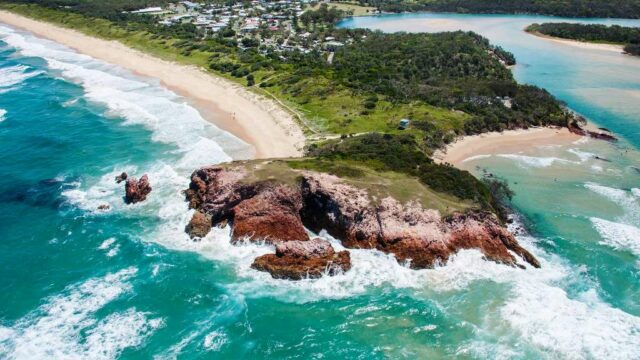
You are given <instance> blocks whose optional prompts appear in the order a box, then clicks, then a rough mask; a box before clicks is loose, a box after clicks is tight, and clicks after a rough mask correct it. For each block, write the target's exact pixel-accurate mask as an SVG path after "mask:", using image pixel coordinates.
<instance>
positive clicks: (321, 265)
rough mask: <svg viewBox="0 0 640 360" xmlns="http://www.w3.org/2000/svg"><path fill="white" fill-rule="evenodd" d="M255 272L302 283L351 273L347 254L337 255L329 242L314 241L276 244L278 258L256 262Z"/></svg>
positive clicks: (260, 258)
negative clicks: (324, 276)
mask: <svg viewBox="0 0 640 360" xmlns="http://www.w3.org/2000/svg"><path fill="white" fill-rule="evenodd" d="M251 267H252V268H254V269H256V270H259V271H266V272H268V273H269V274H271V276H272V277H274V278H276V279H289V280H300V279H305V278H311V279H314V278H319V277H321V276H322V275H323V274H327V275H330V276H333V275H336V274H340V273H343V272H345V271H349V269H351V257H350V255H349V252H348V251H340V252H338V253H336V252H335V250H334V249H333V246H331V244H329V242H328V241H326V240H322V239H319V238H315V239H313V240H309V241H285V242H280V243H278V244H276V253H275V254H266V255H262V256H260V257H258V258H256V259H255V261H254V262H253V264H252V265H251Z"/></svg>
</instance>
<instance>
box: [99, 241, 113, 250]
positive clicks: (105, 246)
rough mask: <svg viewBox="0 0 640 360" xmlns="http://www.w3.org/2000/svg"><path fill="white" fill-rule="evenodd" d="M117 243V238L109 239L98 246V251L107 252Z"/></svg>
mask: <svg viewBox="0 0 640 360" xmlns="http://www.w3.org/2000/svg"><path fill="white" fill-rule="evenodd" d="M115 242H116V238H108V239H107V240H105V241H103V242H102V244H100V246H98V249H100V250H107V249H108V248H110V247H111V245H113V244H114V243H115Z"/></svg>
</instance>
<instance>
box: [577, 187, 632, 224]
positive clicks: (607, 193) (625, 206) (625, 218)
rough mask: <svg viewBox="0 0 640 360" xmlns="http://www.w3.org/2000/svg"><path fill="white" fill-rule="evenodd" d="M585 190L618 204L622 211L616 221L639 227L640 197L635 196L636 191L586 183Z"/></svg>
mask: <svg viewBox="0 0 640 360" xmlns="http://www.w3.org/2000/svg"><path fill="white" fill-rule="evenodd" d="M584 186H585V188H587V189H589V190H591V191H593V192H595V193H596V194H599V195H601V196H603V197H605V198H607V199H608V200H609V201H611V202H614V203H616V204H618V206H620V207H621V208H622V210H623V211H624V215H622V216H621V217H620V218H619V219H618V220H620V221H621V222H623V223H626V224H631V225H635V226H640V197H638V196H637V192H638V191H637V190H638V189H635V191H634V189H631V190H630V191H627V190H623V189H617V188H613V187H609V186H604V185H600V184H596V183H592V182H588V183H586V184H585V185H584Z"/></svg>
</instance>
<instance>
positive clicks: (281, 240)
mask: <svg viewBox="0 0 640 360" xmlns="http://www.w3.org/2000/svg"><path fill="white" fill-rule="evenodd" d="M292 171H293V170H292ZM297 175H299V178H300V183H299V185H298V186H297V187H295V186H293V185H284V184H275V183H273V182H253V183H252V182H250V181H246V179H245V176H246V169H245V168H238V169H235V168H215V167H210V168H203V169H200V170H198V171H196V172H194V174H193V175H192V182H191V185H190V188H189V190H187V192H186V193H187V200H188V201H189V203H190V206H192V207H195V208H196V209H198V210H199V211H202V212H204V213H206V214H209V215H211V216H212V219H213V224H214V225H217V224H219V223H221V222H224V221H230V222H231V224H232V226H233V230H232V234H233V238H234V239H239V238H243V237H249V238H250V239H254V240H258V239H260V240H268V241H271V242H273V243H276V245H277V246H280V250H278V251H277V252H276V254H275V255H274V254H270V255H265V256H263V257H260V258H258V259H256V262H255V263H254V267H255V268H259V269H261V270H265V271H269V272H270V273H272V274H274V273H277V274H279V275H274V276H279V277H287V278H295V276H294V275H292V274H295V273H299V271H298V272H296V271H297V270H296V269H298V268H296V267H294V268H292V267H291V266H293V265H290V264H297V265H296V266H298V267H300V266H308V265H309V264H308V263H307V261H311V259H315V260H313V261H314V263H313V264H315V266H320V263H319V262H318V261H320V260H319V259H324V260H323V261H325V262H328V261H329V260H327V257H326V256H315V257H312V258H309V259H306V260H303V257H301V256H299V255H295V254H300V253H304V251H302V250H300V251H297V250H296V249H297V246H301V245H300V244H302V243H299V242H294V243H292V242H291V241H289V240H308V237H307V235H306V232H305V230H304V227H305V226H306V227H307V228H308V229H310V230H312V231H314V232H319V231H321V230H323V229H324V230H326V231H327V232H328V233H329V234H331V235H332V236H333V237H335V238H336V239H339V240H340V241H341V242H342V244H343V245H344V246H345V247H347V248H364V249H378V250H380V251H383V252H386V253H391V254H394V255H395V257H396V258H397V259H398V261H400V262H407V263H408V264H409V266H410V267H412V268H414V269H422V268H432V267H434V266H436V265H438V264H443V263H445V262H446V261H447V260H448V259H449V257H450V256H451V255H452V254H455V253H456V252H457V251H458V250H460V249H477V250H479V251H481V252H482V253H483V254H484V256H485V257H486V258H487V259H488V260H492V261H496V262H499V263H504V264H509V265H518V266H519V264H518V259H517V258H516V257H514V256H513V255H512V254H511V252H513V253H514V254H516V255H517V256H518V257H520V258H522V259H523V260H525V261H526V262H528V263H530V264H531V265H532V266H534V267H539V266H540V264H539V262H538V261H537V259H536V258H535V257H534V256H533V255H531V254H530V253H529V252H528V251H526V250H525V249H524V248H522V247H521V246H520V245H519V244H518V242H517V241H516V239H515V238H514V236H513V235H512V234H511V233H509V231H507V230H506V229H505V228H504V227H503V226H502V224H500V222H499V221H498V219H497V217H496V216H495V215H493V214H491V213H486V212H480V211H469V212H466V213H456V214H453V215H451V216H449V217H447V218H443V217H442V216H441V214H440V213H439V212H438V211H437V210H433V209H424V208H422V206H421V205H420V204H419V203H417V202H410V203H407V204H401V203H400V202H398V201H397V200H395V199H393V198H391V197H387V198H385V199H382V200H380V201H376V202H373V201H372V200H371V198H370V196H369V194H368V193H367V191H365V190H363V189H361V188H357V187H354V186H351V185H349V184H346V183H344V182H343V181H342V180H341V179H340V178H338V177H336V176H333V175H328V174H321V173H316V172H309V171H298V174H297ZM283 244H290V245H286V246H287V247H286V248H285V247H282V246H285V245H283ZM294 244H295V245H294ZM308 246H311V245H308ZM305 249H307V248H306V247H305ZM322 249H325V248H322ZM296 251H297V252H296ZM301 251H302V252H301ZM305 251H306V250H305ZM510 251H511V252H510ZM278 254H280V256H278ZM335 256H338V255H337V254H334V257H335ZM345 256H348V255H340V257H339V258H340V259H343V258H344V257H345ZM291 259H296V260H295V261H293V262H292V260H291ZM332 261H334V262H332V263H335V261H338V258H335V259H334V260H332ZM343 268H344V267H343ZM298 270H299V269H298ZM320 273H321V272H320ZM329 273H331V272H329ZM314 274H319V273H318V272H314ZM285 275H286V276H285ZM314 276H315V275H314ZM318 276H319V275H318Z"/></svg>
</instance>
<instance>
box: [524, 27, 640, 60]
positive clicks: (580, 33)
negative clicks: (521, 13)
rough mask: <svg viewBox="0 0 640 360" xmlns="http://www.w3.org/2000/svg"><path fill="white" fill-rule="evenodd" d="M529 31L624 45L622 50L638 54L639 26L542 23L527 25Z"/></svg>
mask: <svg viewBox="0 0 640 360" xmlns="http://www.w3.org/2000/svg"><path fill="white" fill-rule="evenodd" d="M527 31H528V32H530V33H536V34H542V35H546V36H551V37H556V38H561V39H569V40H576V41H582V42H593V43H604V44H616V45H624V51H625V52H626V53H628V54H631V55H636V56H640V28H633V27H624V26H619V25H612V26H606V25H597V24H570V23H544V24H533V25H530V26H529V27H527Z"/></svg>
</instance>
